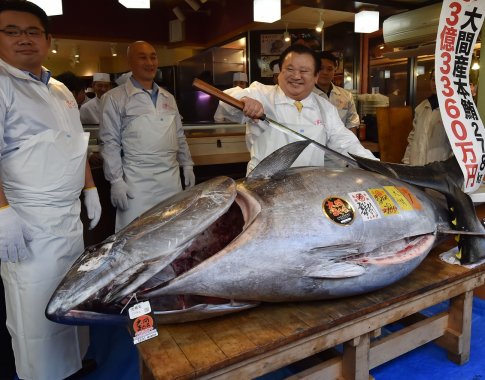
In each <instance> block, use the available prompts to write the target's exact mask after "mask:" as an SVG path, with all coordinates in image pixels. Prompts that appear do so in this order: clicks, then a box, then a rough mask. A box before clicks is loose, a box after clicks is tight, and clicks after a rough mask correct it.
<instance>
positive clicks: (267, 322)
mask: <svg viewBox="0 0 485 380" xmlns="http://www.w3.org/2000/svg"><path fill="white" fill-rule="evenodd" d="M447 248H448V247H447ZM484 283H485V265H481V266H479V267H476V268H474V269H471V270H470V269H467V268H464V267H461V266H456V265H450V264H446V263H444V262H442V261H441V260H439V258H438V250H434V251H433V252H432V253H431V254H430V255H428V257H427V258H426V259H425V260H424V262H423V263H422V264H421V265H420V266H419V267H418V268H417V269H416V270H415V271H414V272H412V273H411V274H410V275H409V276H408V277H406V278H404V279H402V280H401V281H399V282H398V283H396V284H394V285H391V286H389V287H387V288H385V289H382V290H379V291H376V292H372V293H369V294H366V295H360V296H355V297H349V298H345V299H339V300H331V301H318V302H301V303H283V304H264V305H262V306H260V307H257V308H255V309H251V310H249V311H245V312H241V313H239V314H232V315H229V316H225V317H219V318H215V319H212V320H207V321H199V322H194V323H186V324H181V325H164V326H159V337H158V338H155V339H152V340H150V341H147V342H144V343H142V344H141V345H140V346H139V353H140V359H141V363H142V366H141V368H142V378H143V379H194V378H203V379H208V378H217V379H250V378H254V377H256V376H260V375H263V374H265V373H268V372H271V371H274V370H276V369H278V368H281V367H284V366H286V365H289V364H291V363H294V362H296V361H299V360H301V359H304V358H308V357H313V358H315V356H314V354H316V353H319V352H322V351H324V350H328V349H331V348H333V347H335V346H336V345H339V344H343V353H339V354H338V355H337V356H333V357H332V358H330V359H328V360H325V361H323V360H319V361H317V363H316V365H314V366H312V367H310V368H308V369H306V370H305V371H304V372H301V373H299V374H298V375H295V376H293V377H292V378H295V379H296V378H298V379H302V378H305V379H337V378H339V379H368V378H369V370H370V369H372V368H374V367H376V366H379V365H380V364H382V363H385V362H387V361H389V360H391V359H393V358H396V357H398V356H400V355H402V354H404V353H406V352H408V351H410V350H412V349H414V348H416V347H419V346H421V345H423V344H425V343H428V342H430V341H432V340H436V343H438V344H439V345H440V346H442V347H444V348H445V349H446V350H447V351H448V357H449V359H450V360H452V361H454V362H456V363H459V364H463V363H466V362H467V361H468V359H469V355H470V335H471V313H472V299H473V290H474V289H475V288H477V287H479V286H480V285H483V284H484ZM446 300H450V306H449V309H448V310H447V311H445V312H442V313H439V314H437V315H434V316H432V317H425V316H423V315H422V314H420V313H419V312H420V311H422V310H423V309H425V308H427V307H430V306H433V305H436V304H438V303H441V302H443V301H446ZM403 318H405V319H403ZM399 320H401V321H404V322H405V323H406V326H407V327H404V328H403V329H401V330H399V331H397V332H395V333H392V334H390V335H387V336H385V337H379V336H380V331H381V328H382V327H383V326H385V325H388V324H390V323H392V322H396V321H399ZM319 355H321V354H319Z"/></svg>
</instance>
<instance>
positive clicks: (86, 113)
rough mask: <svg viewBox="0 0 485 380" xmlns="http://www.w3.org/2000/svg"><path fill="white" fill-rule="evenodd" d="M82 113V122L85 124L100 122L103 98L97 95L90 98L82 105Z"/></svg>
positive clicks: (80, 110) (80, 111)
mask: <svg viewBox="0 0 485 380" xmlns="http://www.w3.org/2000/svg"><path fill="white" fill-rule="evenodd" d="M79 113H80V114H81V123H83V124H99V119H100V116H101V115H100V113H101V99H99V98H98V97H97V96H95V97H94V98H92V99H89V100H88V101H87V102H86V103H83V104H82V105H81V108H80V109H79Z"/></svg>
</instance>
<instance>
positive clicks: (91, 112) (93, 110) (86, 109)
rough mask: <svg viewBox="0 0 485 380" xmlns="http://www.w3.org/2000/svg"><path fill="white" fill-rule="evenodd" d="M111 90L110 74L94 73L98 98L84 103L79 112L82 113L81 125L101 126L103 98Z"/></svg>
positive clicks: (94, 88)
mask: <svg viewBox="0 0 485 380" xmlns="http://www.w3.org/2000/svg"><path fill="white" fill-rule="evenodd" d="M110 89H111V80H110V78H109V74H106V73H94V75H93V90H94V93H95V94H96V96H95V97H94V98H92V99H91V100H89V101H88V102H86V103H84V104H83V105H82V106H81V108H80V109H79V112H80V113H81V123H83V124H99V119H100V112H101V97H102V96H103V95H104V94H105V93H106V92H108V91H109V90H110Z"/></svg>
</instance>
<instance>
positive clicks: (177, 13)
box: [172, 7, 185, 22]
mask: <svg viewBox="0 0 485 380" xmlns="http://www.w3.org/2000/svg"><path fill="white" fill-rule="evenodd" d="M172 11H173V13H174V14H175V16H177V18H178V20H179V21H181V22H183V21H185V15H184V12H182V10H181V9H180V7H175V8H173V9H172Z"/></svg>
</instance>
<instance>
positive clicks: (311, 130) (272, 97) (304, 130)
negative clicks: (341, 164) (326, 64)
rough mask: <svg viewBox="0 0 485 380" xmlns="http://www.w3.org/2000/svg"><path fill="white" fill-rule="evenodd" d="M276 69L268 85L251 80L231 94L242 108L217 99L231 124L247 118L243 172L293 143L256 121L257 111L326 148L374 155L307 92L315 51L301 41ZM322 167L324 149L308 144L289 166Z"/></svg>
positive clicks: (312, 84) (312, 83)
mask: <svg viewBox="0 0 485 380" xmlns="http://www.w3.org/2000/svg"><path fill="white" fill-rule="evenodd" d="M280 67H281V72H280V74H279V76H278V84H277V85H274V86H271V85H270V86H268V85H264V84H262V83H259V82H253V83H251V85H250V86H249V87H248V88H245V89H241V90H240V91H237V92H233V93H232V94H231V95H232V96H233V97H235V98H237V99H240V100H241V101H242V102H243V103H244V109H243V111H242V112H241V111H239V110H238V109H236V108H234V107H232V106H230V105H228V104H226V103H224V102H222V101H221V102H219V107H220V108H221V112H222V114H223V116H224V117H226V118H227V119H229V120H232V121H234V122H239V123H244V122H246V121H248V122H249V125H248V126H247V127H246V129H247V130H246V143H247V145H248V149H249V150H250V153H251V160H250V161H249V163H248V168H247V172H248V173H249V172H251V170H253V169H254V168H255V167H256V165H257V164H258V163H259V162H260V161H261V160H262V159H263V158H265V157H267V156H268V155H270V154H271V153H272V152H274V151H275V150H277V149H278V148H281V147H282V146H284V145H286V144H289V143H290V142H293V141H296V138H294V137H293V136H290V135H288V134H286V133H284V132H282V131H280V130H278V129H276V128H273V127H270V126H268V125H267V124H266V123H264V122H262V121H257V119H259V118H260V117H261V116H262V115H263V114H266V115H267V116H268V118H271V119H273V120H277V121H280V122H281V123H283V124H285V125H286V126H288V127H289V128H291V129H293V130H295V131H297V132H299V133H301V134H303V135H305V136H307V137H309V138H310V139H313V140H315V141H317V142H319V143H321V144H324V145H327V146H328V147H329V148H331V149H333V150H335V151H337V152H339V153H341V154H344V155H347V156H348V153H353V154H355V155H358V156H362V157H367V158H375V157H374V155H373V154H372V153H371V152H370V151H369V150H367V149H365V148H364V147H363V146H362V145H361V144H360V142H359V140H358V139H357V137H356V136H355V135H354V134H353V133H352V132H351V131H350V130H348V129H347V128H345V126H344V125H343V123H342V120H340V117H339V115H338V112H337V109H336V108H335V107H334V106H333V105H332V104H330V102H329V101H328V100H326V99H323V98H322V97H320V96H318V95H317V94H316V93H314V92H313V89H314V87H315V83H316V82H317V78H318V73H319V70H320V60H319V59H318V57H317V56H316V54H315V52H314V51H313V50H311V49H310V48H308V47H306V46H304V45H299V44H295V45H291V46H290V47H288V48H287V49H286V50H285V51H284V52H283V53H282V54H281V57H280ZM308 165H311V166H323V165H324V152H323V151H322V150H321V149H319V148H318V147H315V146H312V145H310V146H308V147H307V148H306V149H305V150H304V151H303V152H302V154H301V155H300V156H299V157H298V159H297V160H296V161H295V162H294V163H293V166H308Z"/></svg>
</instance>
